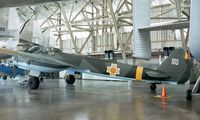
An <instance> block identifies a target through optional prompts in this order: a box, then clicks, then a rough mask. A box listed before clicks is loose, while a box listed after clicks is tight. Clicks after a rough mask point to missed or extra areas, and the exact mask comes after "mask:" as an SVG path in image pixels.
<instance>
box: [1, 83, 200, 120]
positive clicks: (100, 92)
mask: <svg viewBox="0 0 200 120" xmlns="http://www.w3.org/2000/svg"><path fill="white" fill-rule="evenodd" d="M161 88H162V86H160V85H159V86H158V91H157V92H150V91H149V86H148V85H147V84H145V83H135V82H134V83H131V82H112V81H91V80H84V81H76V83H75V84H74V85H66V84H65V82H64V80H48V81H44V82H43V83H41V86H40V88H39V89H38V90H30V89H27V86H24V87H22V86H19V85H17V84H16V83H15V82H14V81H5V82H3V81H0V120H200V104H199V100H200V96H194V97H193V98H194V99H193V101H192V102H186V100H185V91H186V89H187V88H188V86H187V85H180V86H172V85H167V92H168V95H169V96H170V97H171V98H169V99H164V100H162V99H159V98H155V97H154V96H155V95H157V94H159V95H160V94H161Z"/></svg>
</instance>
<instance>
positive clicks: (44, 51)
mask: <svg viewBox="0 0 200 120" xmlns="http://www.w3.org/2000/svg"><path fill="white" fill-rule="evenodd" d="M25 52H28V53H41V54H48V55H55V53H59V52H61V51H60V49H57V48H53V47H42V46H32V47H30V48H28V49H26V50H25Z"/></svg>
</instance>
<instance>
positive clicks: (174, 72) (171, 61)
mask: <svg viewBox="0 0 200 120" xmlns="http://www.w3.org/2000/svg"><path fill="white" fill-rule="evenodd" d="M0 53H5V54H9V55H12V56H13V58H14V59H13V60H14V64H15V65H16V66H18V67H19V68H22V69H25V70H28V71H30V73H29V76H30V78H29V80H28V86H29V87H30V88H31V89H37V88H38V87H39V84H40V81H39V77H40V75H41V73H49V72H55V71H61V70H65V69H67V68H69V67H71V68H73V69H75V70H76V69H77V71H79V70H80V69H83V70H90V72H92V73H97V74H104V75H107V76H108V77H109V76H111V77H127V78H132V79H133V80H134V79H135V80H137V81H141V80H143V81H147V82H148V83H150V88H151V90H155V89H156V84H160V83H176V84H182V83H185V82H186V81H187V80H188V78H189V73H190V61H189V60H188V59H185V51H184V50H183V49H181V48H179V49H176V50H174V51H173V52H172V53H171V54H170V56H169V57H168V58H167V59H166V60H165V61H164V62H163V63H162V64H161V66H159V67H158V69H157V70H153V69H148V68H143V67H142V66H133V65H128V64H123V63H119V62H114V61H111V60H103V59H97V58H92V57H88V56H83V55H75V54H68V53H63V52H61V51H60V50H59V49H56V48H46V47H41V46H33V47H31V48H29V49H27V50H25V51H24V52H21V51H12V50H8V49H4V48H0ZM74 82H75V77H74V75H68V76H67V77H66V83H67V84H73V83H74Z"/></svg>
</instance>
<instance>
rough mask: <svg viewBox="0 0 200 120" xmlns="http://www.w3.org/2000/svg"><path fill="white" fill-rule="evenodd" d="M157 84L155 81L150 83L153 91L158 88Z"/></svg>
mask: <svg viewBox="0 0 200 120" xmlns="http://www.w3.org/2000/svg"><path fill="white" fill-rule="evenodd" d="M156 88H157V87H156V84H155V83H150V89H151V90H152V91H155V90H156Z"/></svg>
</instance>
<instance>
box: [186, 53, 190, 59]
mask: <svg viewBox="0 0 200 120" xmlns="http://www.w3.org/2000/svg"><path fill="white" fill-rule="evenodd" d="M185 59H186V60H190V52H189V51H186V52H185Z"/></svg>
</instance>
